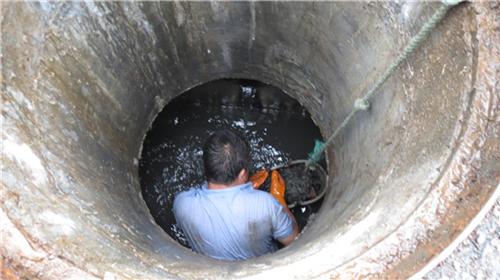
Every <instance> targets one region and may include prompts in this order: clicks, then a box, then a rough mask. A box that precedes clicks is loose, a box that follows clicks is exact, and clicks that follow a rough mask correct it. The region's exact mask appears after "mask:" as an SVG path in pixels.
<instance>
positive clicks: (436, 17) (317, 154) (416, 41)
mask: <svg viewBox="0 0 500 280" xmlns="http://www.w3.org/2000/svg"><path fill="white" fill-rule="evenodd" d="M460 2H462V0H443V1H442V2H441V3H442V5H441V6H440V7H439V8H438V9H437V10H436V11H435V12H434V14H433V15H432V16H431V17H430V18H429V19H428V20H427V22H426V23H425V24H424V25H423V26H422V27H421V28H420V30H419V32H418V33H417V35H415V36H414V37H413V38H412V39H411V40H410V42H409V43H408V45H406V47H405V48H404V50H403V51H402V52H401V53H400V54H399V55H398V57H397V58H396V59H395V60H394V61H393V62H392V63H391V64H390V65H389V67H388V68H387V70H386V71H385V72H384V74H383V75H382V76H381V77H380V78H379V79H378V80H377V82H376V83H375V85H374V86H373V87H372V88H371V89H370V90H369V91H368V92H367V93H366V94H365V95H364V96H363V97H362V98H358V99H357V100H356V101H355V102H354V106H353V109H352V110H351V112H350V113H349V114H348V115H347V117H346V118H345V119H344V120H343V121H342V122H341V123H340V125H339V126H338V127H337V128H336V129H335V130H334V131H333V133H332V134H331V135H330V137H328V139H327V140H326V141H325V142H324V143H323V142H321V141H318V140H316V143H315V145H314V149H313V151H312V152H311V153H309V158H308V159H307V162H306V167H308V166H310V165H311V164H313V163H315V162H317V161H319V160H320V159H321V158H322V157H323V152H324V151H325V149H326V147H327V146H328V145H329V144H331V143H332V142H333V140H334V139H335V137H336V136H337V135H338V134H339V133H340V131H341V130H342V129H344V128H345V127H346V126H347V124H348V123H349V122H350V121H351V119H352V118H353V117H354V115H355V114H356V113H357V112H358V111H365V110H368V108H369V107H370V102H369V100H370V99H371V98H372V96H373V95H375V93H376V92H377V90H378V89H379V88H380V87H381V86H382V84H384V83H385V81H386V80H387V79H388V78H389V77H390V76H391V75H392V74H393V73H394V72H395V71H396V69H397V68H398V67H399V65H401V63H402V62H403V61H405V60H406V59H407V58H408V57H409V56H410V55H411V54H412V53H413V52H414V51H415V50H416V49H417V48H418V47H419V46H420V45H421V44H422V42H423V41H425V39H426V38H427V37H428V36H429V34H430V33H431V31H432V30H434V28H436V26H437V25H438V24H439V23H440V22H441V21H442V20H443V18H444V17H445V16H446V12H448V10H449V9H451V8H452V7H453V6H455V5H457V4H458V3H460Z"/></svg>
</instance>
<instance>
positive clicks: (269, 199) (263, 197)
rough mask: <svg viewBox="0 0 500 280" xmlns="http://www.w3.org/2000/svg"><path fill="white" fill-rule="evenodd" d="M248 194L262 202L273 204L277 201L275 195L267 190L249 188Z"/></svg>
mask: <svg viewBox="0 0 500 280" xmlns="http://www.w3.org/2000/svg"><path fill="white" fill-rule="evenodd" d="M248 194H249V195H250V196H252V197H253V198H255V199H258V200H259V201H260V203H262V202H266V203H268V204H273V203H275V202H276V199H274V197H273V196H272V195H271V194H270V193H268V192H266V191H262V190H258V189H251V190H249V192H248Z"/></svg>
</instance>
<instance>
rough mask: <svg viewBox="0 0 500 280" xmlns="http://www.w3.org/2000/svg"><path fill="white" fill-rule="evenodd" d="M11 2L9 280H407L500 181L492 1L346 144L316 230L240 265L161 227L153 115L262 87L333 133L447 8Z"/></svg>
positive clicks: (389, 86) (465, 11) (440, 37)
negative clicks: (143, 179)
mask: <svg viewBox="0 0 500 280" xmlns="http://www.w3.org/2000/svg"><path fill="white" fill-rule="evenodd" d="M1 5H2V9H1V22H2V23H1V24H2V42H1V46H2V76H3V80H2V99H3V104H2V105H3V106H2V178H1V188H0V194H1V202H2V204H1V211H0V219H1V221H2V222H1V223H0V224H1V225H0V230H1V236H2V237H1V240H0V242H1V244H0V252H1V254H2V266H3V268H2V270H3V273H4V275H7V276H8V275H17V276H24V277H28V278H32V277H33V278H34V277H38V278H45V279H55V278H58V279H61V278H67V279H70V278H71V279H78V278H83V279H91V278H93V277H96V278H106V279H114V278H118V279H122V278H123V279H164V278H193V279H212V278H263V279H273V278H272V277H274V279H278V278H279V279H281V278H282V277H286V278H291V277H296V278H301V279H306V278H307V279H311V278H353V277H363V278H365V277H367V278H376V277H386V278H403V277H407V276H410V275H412V274H414V273H416V272H417V271H419V270H420V269H421V268H422V267H424V266H425V264H426V263H428V262H429V261H430V260H431V259H432V258H433V257H435V256H436V255H437V254H439V252H441V251H442V250H443V249H444V248H445V247H446V246H447V245H448V244H450V242H452V241H453V239H454V238H455V237H456V236H458V235H459V233H460V232H461V231H462V229H463V228H465V227H466V226H467V224H468V223H469V221H470V220H472V219H473V217H474V216H475V215H476V213H478V212H479V211H480V209H481V207H482V205H483V204H484V203H485V201H487V200H488V198H490V196H491V195H492V194H493V192H494V190H495V188H496V187H497V184H498V179H499V167H498V162H499V151H500V148H499V141H498V131H499V130H498V123H499V121H498V100H499V97H498V82H497V80H496V77H495V75H496V74H495V71H497V70H495V61H497V59H498V46H499V44H498V34H497V33H495V24H498V23H495V16H496V15H498V5H496V4H495V3H494V2H491V3H486V2H485V3H474V4H470V3H467V4H461V5H460V6H458V7H455V8H453V9H452V10H451V11H450V12H449V14H448V16H447V18H446V19H445V20H444V22H443V23H442V24H440V25H439V27H438V28H437V30H436V31H435V32H433V34H432V35H431V36H430V37H429V38H428V40H427V41H426V42H425V43H424V46H423V47H421V48H420V49H419V50H418V51H417V53H416V54H414V55H413V56H412V57H411V58H410V59H409V61H408V62H405V63H404V64H403V66H402V67H401V68H400V69H399V70H398V71H397V72H396V74H395V75H393V76H392V77H391V78H390V79H389V80H388V81H387V82H386V83H385V85H384V86H383V87H382V89H381V90H380V92H379V93H378V94H377V97H376V98H375V101H374V102H373V104H372V107H371V109H370V111H369V112H363V113H360V114H358V115H357V116H356V118H355V119H354V121H353V123H352V124H351V125H349V127H348V128H347V129H346V130H345V131H344V132H343V133H342V134H341V135H340V137H339V138H338V139H337V140H336V141H335V144H334V146H333V147H331V149H330V150H328V152H327V158H328V162H329V173H330V176H331V178H333V179H332V180H331V185H330V188H331V189H330V191H329V192H328V193H327V195H326V197H325V202H324V204H323V207H322V209H321V210H320V212H319V213H318V216H317V219H316V221H315V222H314V223H312V224H311V225H309V227H308V228H307V229H306V230H305V232H304V233H303V234H302V235H301V236H300V238H299V239H298V240H297V241H295V242H294V243H293V244H292V245H291V246H289V247H287V248H285V249H283V250H280V251H279V252H277V253H275V254H272V255H267V256H263V257H260V258H256V259H252V260H248V261H243V262H234V263H227V262H220V261H215V260H211V259H208V258H205V257H203V256H200V255H196V254H194V253H192V252H191V251H189V250H188V249H186V248H184V247H182V246H181V245H179V244H177V243H175V242H174V241H173V240H172V239H171V238H170V237H169V236H168V235H167V234H166V233H165V232H163V231H162V230H161V228H160V227H158V226H157V225H156V224H155V223H154V222H153V220H152V217H151V216H150V214H149V211H148V209H147V207H146V204H145V203H144V201H143V200H142V198H141V195H140V193H141V192H140V187H139V180H138V176H137V162H138V158H137V157H138V155H139V154H140V149H141V144H142V140H143V137H144V135H145V133H146V131H147V129H148V127H149V125H150V124H151V122H152V121H153V119H154V117H155V115H156V114H157V113H158V112H159V111H160V110H161V108H162V107H163V106H164V105H165V104H166V103H167V102H168V101H169V100H170V99H172V98H173V97H174V96H176V95H178V94H180V93H181V92H183V91H185V90H186V89H189V88H191V87H193V86H195V85H198V84H201V83H204V82H207V81H210V80H214V79H218V78H222V77H232V78H247V79H256V80H260V81H263V82H266V83H269V84H272V85H274V86H277V87H279V88H282V89H283V90H284V91H285V92H286V93H288V94H289V95H291V96H293V97H295V98H296V99H297V100H299V101H300V102H301V103H302V104H303V105H304V106H306V108H308V110H309V111H310V112H311V114H312V116H313V119H314V120H315V122H316V123H317V124H318V126H319V127H320V129H321V130H322V133H323V135H325V136H326V135H328V134H329V133H331V131H332V128H333V126H334V125H336V124H338V123H339V122H340V121H341V120H342V118H343V117H344V116H346V114H347V113H348V112H349V110H350V108H351V106H352V104H353V102H354V100H355V99H356V98H357V97H360V96H361V95H362V94H363V93H364V92H365V91H366V89H367V88H368V87H369V86H370V85H372V84H373V83H374V80H375V79H376V77H377V76H378V75H379V74H380V73H381V72H382V71H383V70H384V69H385V68H386V67H387V66H388V64H389V63H390V62H391V59H392V58H394V57H395V56H396V55H397V53H398V51H399V50H401V49H402V47H403V46H404V45H405V44H406V43H407V42H408V40H409V38H411V36H412V35H414V34H415V33H416V32H417V31H418V28H419V27H420V26H421V25H422V24H423V22H424V21H425V20H426V19H427V18H428V17H429V16H430V15H431V14H432V13H433V11H434V10H435V9H436V8H437V7H438V6H439V5H440V4H439V3H418V2H411V3H226V2H222V3H219V2H205V3H178V2H169V3H2V4H1ZM496 28H498V26H497V27H496ZM496 63H498V62H496ZM297 133H300V131H297ZM13 277H14V276H13Z"/></svg>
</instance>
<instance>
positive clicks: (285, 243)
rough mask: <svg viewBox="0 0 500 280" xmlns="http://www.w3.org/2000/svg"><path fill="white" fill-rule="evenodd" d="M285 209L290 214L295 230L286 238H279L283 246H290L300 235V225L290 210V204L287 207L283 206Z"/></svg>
mask: <svg viewBox="0 0 500 280" xmlns="http://www.w3.org/2000/svg"><path fill="white" fill-rule="evenodd" d="M283 210H285V212H286V213H287V214H288V216H289V217H290V219H291V220H292V226H293V231H292V234H290V235H289V236H287V237H285V238H282V239H278V241H279V242H280V243H281V244H283V246H288V245H290V243H292V242H293V241H294V240H295V238H296V237H297V236H298V235H299V226H298V225H297V221H296V220H295V217H294V216H293V214H292V212H291V211H290V209H289V208H288V206H287V207H283Z"/></svg>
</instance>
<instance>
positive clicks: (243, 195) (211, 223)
mask: <svg viewBox="0 0 500 280" xmlns="http://www.w3.org/2000/svg"><path fill="white" fill-rule="evenodd" d="M174 215H175V219H176V220H177V224H178V225H179V226H180V227H181V229H182V230H183V231H184V234H185V235H186V238H187V240H188V242H189V244H190V245H191V247H192V249H193V250H194V251H195V252H198V253H201V254H203V255H206V256H209V257H212V258H216V259H221V260H244V259H248V258H252V257H257V256H261V255H264V254H267V253H271V252H274V251H275V250H276V246H275V245H274V243H273V238H274V239H284V238H286V237H288V236H290V235H291V234H292V232H293V225H292V219H291V218H290V216H288V214H287V213H286V212H285V210H284V209H283V206H281V204H279V203H278V201H276V199H274V197H272V196H271V194H269V193H267V192H264V191H260V190H255V189H253V188H252V185H251V183H246V184H242V185H238V186H234V187H230V188H227V189H220V190H210V189H208V188H207V184H205V185H203V186H202V188H201V189H200V188H196V189H195V188H192V189H190V190H188V191H185V192H182V193H179V194H178V195H177V196H176V197H175V200H174Z"/></svg>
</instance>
